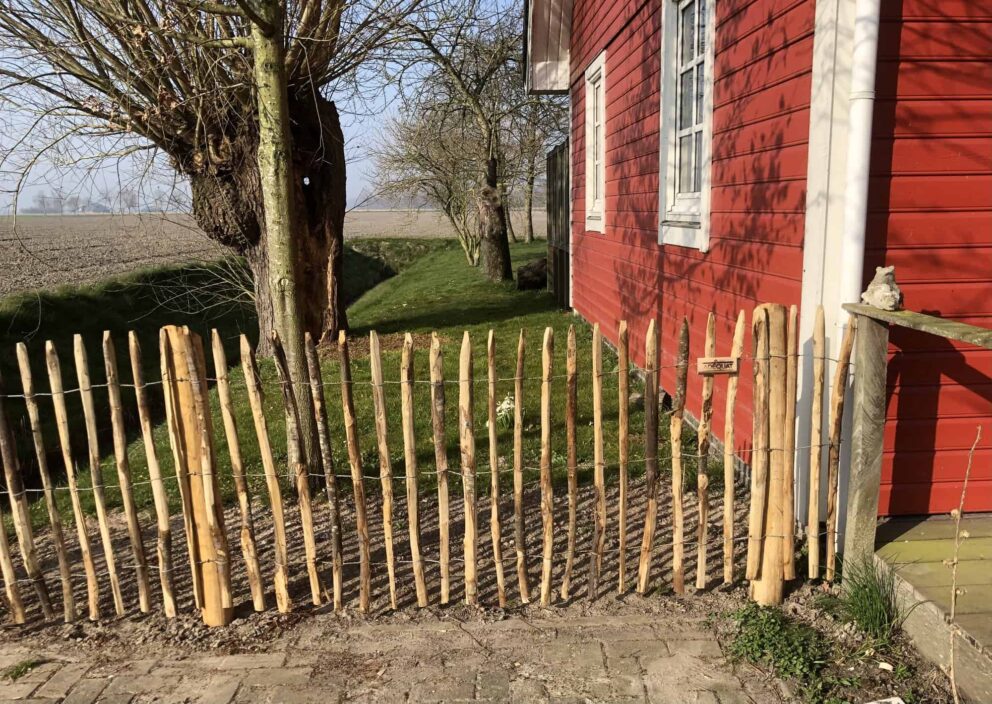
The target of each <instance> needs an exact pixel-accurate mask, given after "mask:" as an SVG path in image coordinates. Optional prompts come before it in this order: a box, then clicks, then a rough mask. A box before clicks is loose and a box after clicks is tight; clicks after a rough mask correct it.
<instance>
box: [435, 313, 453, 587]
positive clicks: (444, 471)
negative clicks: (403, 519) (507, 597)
mask: <svg viewBox="0 0 992 704" xmlns="http://www.w3.org/2000/svg"><path fill="white" fill-rule="evenodd" d="M430 365H431V429H432V431H433V435H434V469H435V471H436V472H437V510H438V514H439V515H438V541H439V542H440V563H441V565H440V567H441V603H442V604H447V603H448V602H449V600H450V599H451V518H450V508H449V505H448V501H449V497H448V448H447V444H446V440H445V434H444V433H445V427H444V426H445V423H444V413H445V394H444V354H443V352H442V350H441V339H440V338H439V337H438V335H437V333H436V332H432V333H431V355H430Z"/></svg>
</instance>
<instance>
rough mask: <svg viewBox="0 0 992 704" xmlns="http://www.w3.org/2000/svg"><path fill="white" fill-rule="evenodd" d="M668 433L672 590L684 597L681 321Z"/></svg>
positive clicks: (685, 362) (685, 327)
mask: <svg viewBox="0 0 992 704" xmlns="http://www.w3.org/2000/svg"><path fill="white" fill-rule="evenodd" d="M678 355H679V356H678V362H677V369H676V376H675V399H674V400H673V401H672V417H671V419H670V421H669V431H670V433H671V442H672V588H673V589H674V590H675V593H676V594H685V565H684V561H685V505H684V502H683V496H682V471H683V470H682V414H683V413H684V412H685V393H686V383H687V381H688V375H689V321H688V319H686V318H682V329H681V331H680V332H679V353H678Z"/></svg>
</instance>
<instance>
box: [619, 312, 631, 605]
mask: <svg viewBox="0 0 992 704" xmlns="http://www.w3.org/2000/svg"><path fill="white" fill-rule="evenodd" d="M627 338H628V334H627V321H626V320H621V321H620V327H619V329H618V330H617V360H618V363H617V393H618V395H619V399H618V401H617V406H618V409H619V410H618V411H617V445H618V451H617V454H618V457H617V460H618V464H619V471H620V509H619V512H620V515H619V519H618V523H617V530H618V531H619V533H620V546H619V550H620V556H619V557H620V559H619V561H618V570H619V574H618V575H617V593H619V594H623V592H624V590H625V589H626V587H627V490H628V487H627V484H628V478H627V464H628V462H629V454H628V453H629V446H628V443H629V441H628V434H629V427H630V351H629V349H628V344H627Z"/></svg>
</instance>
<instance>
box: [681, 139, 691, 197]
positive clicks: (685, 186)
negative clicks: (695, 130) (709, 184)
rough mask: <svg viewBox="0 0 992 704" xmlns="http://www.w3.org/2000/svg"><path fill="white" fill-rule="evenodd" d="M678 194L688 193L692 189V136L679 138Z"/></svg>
mask: <svg viewBox="0 0 992 704" xmlns="http://www.w3.org/2000/svg"><path fill="white" fill-rule="evenodd" d="M678 170H679V193H690V192H692V190H693V187H692V135H689V136H688V137H680V138H679V150H678Z"/></svg>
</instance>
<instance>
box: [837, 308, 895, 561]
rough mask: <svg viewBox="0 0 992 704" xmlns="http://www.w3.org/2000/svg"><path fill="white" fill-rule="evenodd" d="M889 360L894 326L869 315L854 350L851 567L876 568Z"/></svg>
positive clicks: (847, 534) (847, 554) (847, 549)
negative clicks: (866, 564) (852, 565)
mask: <svg viewBox="0 0 992 704" xmlns="http://www.w3.org/2000/svg"><path fill="white" fill-rule="evenodd" d="M888 358H889V325H888V323H884V322H881V321H879V320H875V319H873V318H869V317H867V316H862V317H861V318H859V319H858V323H857V337H856V338H855V346H854V397H853V405H852V408H853V410H854V425H853V429H852V432H851V473H850V479H849V482H848V487H847V525H846V528H845V531H844V560H845V562H846V563H847V564H854V565H857V564H859V563H860V564H865V563H869V564H870V561H871V559H872V556H873V555H874V554H875V526H876V524H877V522H878V490H879V483H880V482H881V477H882V432H883V430H884V428H885V385H886V366H887V364H888Z"/></svg>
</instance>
